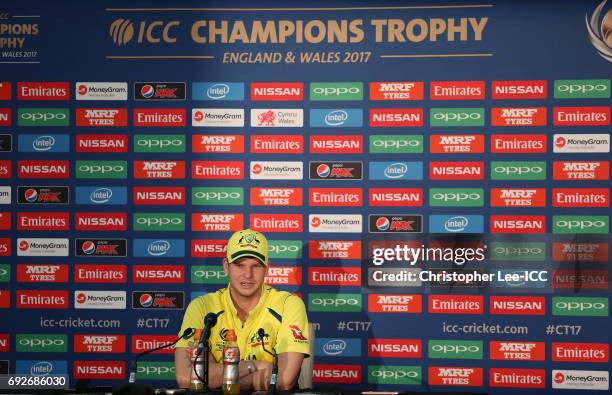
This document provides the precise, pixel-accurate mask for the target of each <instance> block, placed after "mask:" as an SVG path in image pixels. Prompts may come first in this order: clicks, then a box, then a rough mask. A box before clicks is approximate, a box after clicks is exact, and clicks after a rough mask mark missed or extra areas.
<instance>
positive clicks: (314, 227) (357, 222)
mask: <svg viewBox="0 0 612 395" xmlns="http://www.w3.org/2000/svg"><path fill="white" fill-rule="evenodd" d="M362 223H363V219H362V216H361V214H338V215H332V214H309V215H308V232H310V233H361V232H362V227H363V225H362Z"/></svg>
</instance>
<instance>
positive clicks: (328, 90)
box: [312, 87, 361, 96]
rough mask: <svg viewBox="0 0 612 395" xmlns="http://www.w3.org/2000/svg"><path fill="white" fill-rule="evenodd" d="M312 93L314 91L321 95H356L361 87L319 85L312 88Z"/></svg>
mask: <svg viewBox="0 0 612 395" xmlns="http://www.w3.org/2000/svg"><path fill="white" fill-rule="evenodd" d="M312 91H313V93H316V94H317V95H323V96H342V95H347V94H350V95H357V94H359V93H360V92H361V89H359V88H357V87H352V88H346V87H341V88H333V87H319V88H314V89H313V90H312Z"/></svg>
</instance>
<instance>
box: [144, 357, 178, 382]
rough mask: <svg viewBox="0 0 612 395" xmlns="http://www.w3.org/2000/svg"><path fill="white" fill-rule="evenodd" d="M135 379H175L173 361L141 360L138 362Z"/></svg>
mask: <svg viewBox="0 0 612 395" xmlns="http://www.w3.org/2000/svg"><path fill="white" fill-rule="evenodd" d="M136 380H166V381H172V380H175V371H174V362H168V361H142V362H141V363H140V364H138V370H137V371H136Z"/></svg>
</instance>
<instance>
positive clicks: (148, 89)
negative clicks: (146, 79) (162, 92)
mask: <svg viewBox="0 0 612 395" xmlns="http://www.w3.org/2000/svg"><path fill="white" fill-rule="evenodd" d="M140 94H141V95H142V97H144V98H145V99H148V98H151V97H153V95H154V94H155V88H153V85H143V86H142V88H140Z"/></svg>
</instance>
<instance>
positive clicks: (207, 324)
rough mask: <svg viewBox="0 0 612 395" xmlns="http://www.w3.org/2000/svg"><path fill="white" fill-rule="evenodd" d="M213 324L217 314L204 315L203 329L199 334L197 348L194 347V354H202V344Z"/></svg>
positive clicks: (215, 321) (208, 336)
mask: <svg viewBox="0 0 612 395" xmlns="http://www.w3.org/2000/svg"><path fill="white" fill-rule="evenodd" d="M215 325H217V314H215V313H208V314H206V316H205V317H204V330H203V331H202V336H200V342H199V343H198V348H197V349H196V355H200V354H202V351H203V350H204V345H205V344H206V342H207V341H208V339H209V338H210V330H211V329H212V328H213V326H215Z"/></svg>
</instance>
